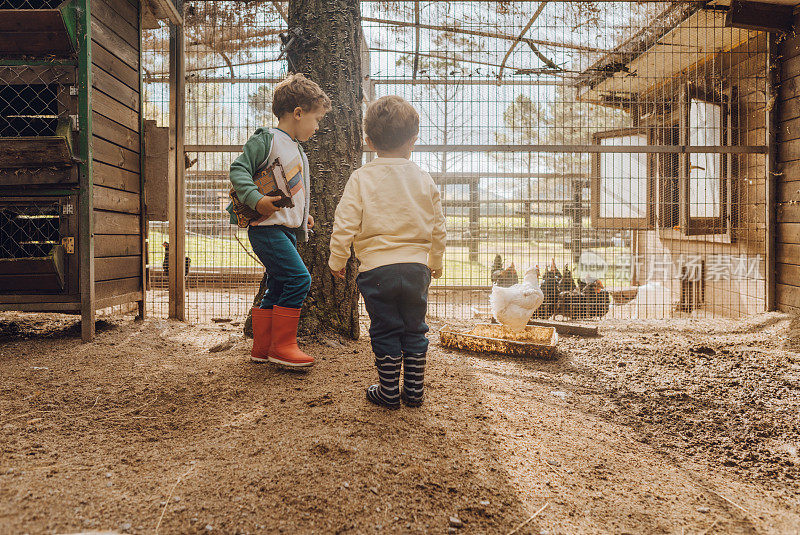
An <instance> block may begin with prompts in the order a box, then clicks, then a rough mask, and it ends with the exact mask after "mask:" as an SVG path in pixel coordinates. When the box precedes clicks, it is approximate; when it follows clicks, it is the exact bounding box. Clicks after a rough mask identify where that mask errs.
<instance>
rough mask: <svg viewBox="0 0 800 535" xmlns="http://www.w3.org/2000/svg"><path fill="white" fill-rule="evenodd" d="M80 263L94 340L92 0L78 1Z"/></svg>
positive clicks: (86, 334)
mask: <svg viewBox="0 0 800 535" xmlns="http://www.w3.org/2000/svg"><path fill="white" fill-rule="evenodd" d="M78 7H79V9H78V10H77V13H78V14H79V15H78V30H79V31H78V36H79V38H78V39H79V43H78V88H79V90H78V125H79V131H80V133H79V138H80V139H79V142H78V154H79V156H80V160H81V163H80V165H79V167H78V170H79V171H78V181H79V185H80V190H79V195H78V207H79V212H78V229H79V231H78V263H79V268H78V270H79V288H80V294H81V303H80V311H81V339H82V340H83V341H84V342H91V341H92V340H94V320H95V285H94V193H93V191H92V188H93V187H94V175H93V174H92V172H93V162H92V160H93V150H92V147H93V145H94V144H93V143H92V48H91V47H92V23H91V21H92V17H91V12H90V0H80V1H79V2H78Z"/></svg>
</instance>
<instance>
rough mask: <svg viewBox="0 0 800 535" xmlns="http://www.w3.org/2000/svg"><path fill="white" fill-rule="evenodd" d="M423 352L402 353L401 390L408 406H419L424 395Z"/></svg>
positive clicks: (404, 401)
mask: <svg viewBox="0 0 800 535" xmlns="http://www.w3.org/2000/svg"><path fill="white" fill-rule="evenodd" d="M424 381H425V353H403V392H402V394H401V396H400V397H402V399H403V403H405V404H406V405H408V406H409V407H419V406H420V405H422V401H423V399H424V397H425V393H424V388H425V384H424Z"/></svg>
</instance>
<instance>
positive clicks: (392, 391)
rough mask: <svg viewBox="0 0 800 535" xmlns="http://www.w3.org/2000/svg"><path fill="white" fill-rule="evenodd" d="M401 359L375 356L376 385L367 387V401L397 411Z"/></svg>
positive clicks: (399, 357) (398, 357) (389, 356)
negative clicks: (376, 369)
mask: <svg viewBox="0 0 800 535" xmlns="http://www.w3.org/2000/svg"><path fill="white" fill-rule="evenodd" d="M402 360H403V357H401V356H400V355H398V356H396V357H393V356H391V355H385V356H382V357H379V356H378V355H375V366H376V367H377V368H378V381H379V383H378V384H377V385H372V386H369V387H367V400H369V401H370V402H372V403H374V404H375V405H380V406H381V407H386V408H388V409H397V408H399V407H400V365H401V363H402Z"/></svg>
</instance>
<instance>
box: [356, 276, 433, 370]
mask: <svg viewBox="0 0 800 535" xmlns="http://www.w3.org/2000/svg"><path fill="white" fill-rule="evenodd" d="M356 282H357V283H358V290H359V291H360V292H361V295H362V296H363V297H364V305H365V306H366V308H367V313H368V314H369V319H370V327H369V336H370V339H371V341H372V350H373V351H374V352H375V354H376V355H378V356H385V355H391V356H399V355H400V354H401V352H405V353H425V352H426V351H427V350H428V339H427V338H425V333H426V332H428V326H427V325H426V324H425V314H426V312H427V310H428V286H430V284H431V272H430V270H429V269H428V266H426V265H424V264H417V263H409V264H390V265H388V266H381V267H377V268H375V269H370V270H369V271H364V272H363V273H359V275H358V278H357V279H356Z"/></svg>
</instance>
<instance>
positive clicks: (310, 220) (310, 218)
mask: <svg viewBox="0 0 800 535" xmlns="http://www.w3.org/2000/svg"><path fill="white" fill-rule="evenodd" d="M308 228H314V216H313V215H311V214H308Z"/></svg>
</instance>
